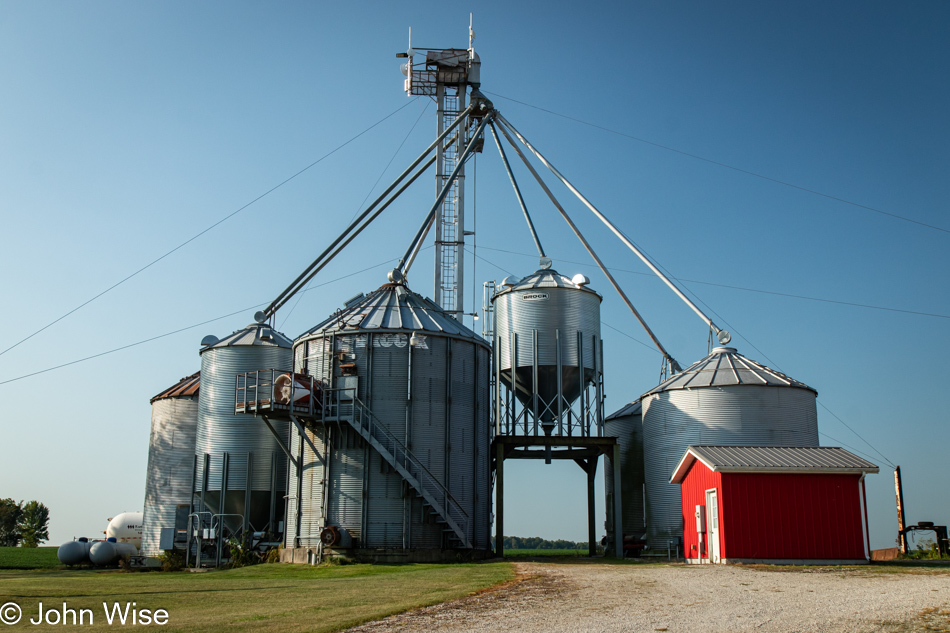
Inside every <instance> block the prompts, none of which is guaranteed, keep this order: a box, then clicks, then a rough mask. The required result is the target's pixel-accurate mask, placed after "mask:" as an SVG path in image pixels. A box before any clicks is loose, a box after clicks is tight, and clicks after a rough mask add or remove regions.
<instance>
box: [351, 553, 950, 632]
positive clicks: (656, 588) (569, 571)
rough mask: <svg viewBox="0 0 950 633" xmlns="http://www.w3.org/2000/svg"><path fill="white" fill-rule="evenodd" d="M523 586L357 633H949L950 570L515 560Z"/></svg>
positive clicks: (371, 625)
mask: <svg viewBox="0 0 950 633" xmlns="http://www.w3.org/2000/svg"><path fill="white" fill-rule="evenodd" d="M516 569H517V571H518V580H517V581H515V582H512V583H510V584H508V585H507V586H504V587H502V588H501V589H498V590H495V591H490V592H486V593H482V594H478V595H473V596H469V597H467V598H463V599H461V600H455V601H452V602H447V603H444V604H440V605H436V606H433V607H428V608H425V609H419V610H417V611H411V612H408V613H403V614H401V615H396V616H392V617H389V618H386V619H384V620H379V621H377V622H370V623H368V624H364V625H362V626H359V627H356V628H354V629H350V631H353V632H358V633H389V632H392V631H400V632H410V631H466V632H469V631H475V632H478V631H486V632H487V631H491V632H492V633H497V632H502V631H513V632H516V633H549V632H562V631H563V632H565V633H580V632H582V631H592V632H593V631H596V632H598V633H599V632H604V633H609V632H615V631H647V632H649V631H669V632H671V633H679V632H693V631H695V632H702V633H711V632H716V631H755V632H774V631H782V632H791V631H795V632H798V631H833V632H839V631H858V632H862V633H863V632H865V631H887V632H897V631H901V632H903V631H948V632H950V570H948V569H946V568H944V569H926V568H917V567H915V568H901V569H896V570H895V569H894V568H891V567H887V568H882V567H876V566H873V567H866V568H799V569H794V568H792V569H790V568H779V570H773V569H769V568H764V567H751V566H732V565H713V566H708V565H704V566H702V567H700V566H693V565H689V566H687V565H642V564H630V565H606V564H597V563H589V562H579V563H516Z"/></svg>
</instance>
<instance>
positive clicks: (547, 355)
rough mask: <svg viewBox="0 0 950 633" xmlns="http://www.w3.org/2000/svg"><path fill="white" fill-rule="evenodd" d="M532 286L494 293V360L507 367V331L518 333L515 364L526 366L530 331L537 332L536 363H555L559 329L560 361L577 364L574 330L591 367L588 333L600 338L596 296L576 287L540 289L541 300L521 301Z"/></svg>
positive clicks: (529, 347)
mask: <svg viewBox="0 0 950 633" xmlns="http://www.w3.org/2000/svg"><path fill="white" fill-rule="evenodd" d="M538 293H539V292H538V291H536V290H532V289H524V290H510V291H506V292H503V293H499V294H498V295H495V298H494V299H493V300H492V301H493V303H494V306H495V317H494V319H495V335H496V336H500V337H501V346H500V349H499V352H498V359H499V362H500V363H501V368H502V370H507V369H510V368H511V332H514V333H516V334H517V335H518V366H519V367H520V366H525V365H527V366H530V365H531V363H532V362H533V358H532V355H533V352H532V350H531V340H532V331H533V330H537V331H538V365H557V339H556V338H555V335H554V333H555V331H558V332H560V341H561V364H562V366H564V365H573V366H574V367H577V366H578V349H577V333H578V332H581V333H583V334H584V336H585V340H584V350H583V356H584V367H585V368H588V369H594V350H593V347H592V346H591V345H589V344H588V339H589V338H590V337H591V335H596V336H597V339H598V340H599V339H600V301H601V298H600V296H599V295H598V294H597V293H595V292H593V291H589V290H580V289H577V288H564V287H560V288H544V289H543V291H542V292H541V294H546V295H548V298H547V299H545V300H543V301H525V300H524V299H522V296H524V295H534V294H538Z"/></svg>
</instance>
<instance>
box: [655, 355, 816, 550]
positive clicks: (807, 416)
mask: <svg viewBox="0 0 950 633" xmlns="http://www.w3.org/2000/svg"><path fill="white" fill-rule="evenodd" d="M816 396H817V392H816V391H815V390H814V389H812V388H811V387H809V386H808V385H806V384H804V383H801V382H799V381H797V380H794V379H792V378H789V377H788V376H786V375H784V374H782V373H780V372H777V371H775V370H773V369H769V368H768V367H766V366H764V365H761V364H759V363H757V362H755V361H752V360H749V359H748V358H746V357H744V356H742V355H741V354H739V353H738V352H737V351H736V350H735V349H734V348H732V347H717V348H715V349H713V350H712V352H711V353H710V354H709V355H708V356H706V357H705V358H703V359H702V360H700V361H698V362H696V363H694V364H693V365H691V366H690V367H688V368H687V369H686V370H684V371H682V372H680V373H678V374H676V375H674V376H672V377H670V378H669V379H668V380H666V381H664V382H663V383H661V384H660V385H659V386H657V387H656V388H655V389H653V390H651V391H649V392H647V393H646V394H644V395H643V396H642V397H641V399H640V401H641V403H642V405H643V457H644V475H645V479H646V510H647V542H648V544H649V547H650V548H651V549H659V550H661V551H663V552H666V551H667V547H668V544H669V543H670V541H678V540H679V539H680V538H681V536H682V533H683V517H682V513H681V510H682V508H681V499H680V490H679V487H678V486H675V485H673V484H671V483H670V482H669V477H670V473H671V472H673V469H674V468H675V467H676V464H677V463H678V462H679V460H680V457H682V455H683V452H684V451H685V450H686V447H687V446H689V445H690V444H718V445H747V446H818V413H817V411H816V408H815V399H816Z"/></svg>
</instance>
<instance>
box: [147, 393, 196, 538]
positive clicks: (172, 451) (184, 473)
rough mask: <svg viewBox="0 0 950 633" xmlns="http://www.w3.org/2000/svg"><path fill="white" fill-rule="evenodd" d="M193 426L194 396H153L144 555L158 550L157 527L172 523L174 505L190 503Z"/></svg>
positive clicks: (193, 447)
mask: <svg viewBox="0 0 950 633" xmlns="http://www.w3.org/2000/svg"><path fill="white" fill-rule="evenodd" d="M197 426H198V398H197V397H195V396H186V397H163V398H160V399H157V400H153V402H152V430H151V435H150V438H149V447H148V466H147V469H146V475H145V506H144V509H143V518H142V548H141V552H142V554H143V555H145V556H157V555H158V554H160V553H161V549H160V548H159V540H160V537H161V529H162V528H163V527H175V515H176V511H177V508H178V505H181V504H184V505H189V506H190V504H191V486H192V477H193V474H194V460H195V432H196V429H197Z"/></svg>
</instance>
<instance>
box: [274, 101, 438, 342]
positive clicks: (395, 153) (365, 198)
mask: <svg viewBox="0 0 950 633" xmlns="http://www.w3.org/2000/svg"><path fill="white" fill-rule="evenodd" d="M428 109H429V104H428V102H427V103H426V105H425V107H424V108H422V111H421V112H420V113H419V117H418V118H417V119H416V122H415V123H413V124H412V127H411V128H409V132H408V133H407V134H406V136H405V137H404V138H403V139H402V143H400V144H399V147H397V148H396V151H395V152H393V155H392V158H390V159H389V162H388V163H386V166H385V167H383V170H382V171H381V172H379V178H377V179H376V182H374V183H373V186H372V187H370V188H369V191H367V192H366V197H364V198H363V201H362V202H360V205H359V207H358V208H357V209H356V212H355V213H354V214H353V217H351V218H350V222H352V221H353V218H355V217H356V216H357V215H359V212H360V211H361V210H362V209H363V206H364V205H365V204H366V201H367V200H369V197H370V196H371V195H373V190H374V189H376V187H377V186H378V185H379V181H380V180H382V179H383V176H385V175H386V172H387V171H388V170H389V167H390V166H391V165H392V164H393V161H394V160H396V156H398V155H399V152H400V151H401V150H402V147H403V145H405V144H406V141H408V140H409V136H410V135H411V134H412V131H413V130H415V129H416V126H417V125H419V121H421V120H422V115H424V114H425V113H426V110H428ZM313 279H315V278H312V279H311V280H310V281H309V282H307V287H306V288H304V289H303V292H301V293H300V294H298V295H297V300H296V301H295V302H294V305H292V306H291V307H290V310H289V311H288V312H287V314H286V315H284V318H283V320H282V321H281V322H280V326H279V327H278V328H277V329H278V330H279V329H282V328H283V327H284V324H285V323H287V319H289V318H290V315H291V314H293V313H294V310H296V309H297V306H298V305H300V300H301V299H303V293H304V292H307V291H308V290H310V287H311V284H313Z"/></svg>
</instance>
